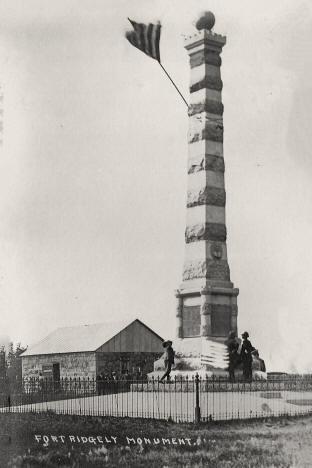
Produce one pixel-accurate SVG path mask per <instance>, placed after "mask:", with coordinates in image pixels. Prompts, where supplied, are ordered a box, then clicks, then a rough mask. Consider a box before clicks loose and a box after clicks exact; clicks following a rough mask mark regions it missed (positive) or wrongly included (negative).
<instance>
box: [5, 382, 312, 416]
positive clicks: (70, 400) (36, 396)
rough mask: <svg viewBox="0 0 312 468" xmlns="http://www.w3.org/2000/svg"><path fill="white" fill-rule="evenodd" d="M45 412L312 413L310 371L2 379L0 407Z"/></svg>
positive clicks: (122, 414) (227, 414)
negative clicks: (240, 377) (249, 376)
mask: <svg viewBox="0 0 312 468" xmlns="http://www.w3.org/2000/svg"><path fill="white" fill-rule="evenodd" d="M29 411H32V412H40V413H41V412H46V411H53V412H56V413H59V414H79V415H92V416H116V417H139V418H152V419H170V420H173V421H176V422H179V421H181V422H182V421H183V422H193V421H195V422H198V421H200V420H202V421H213V420H235V419H246V418H259V417H268V416H270V417H271V416H281V415H303V414H312V375H287V376H282V377H275V378H270V379H268V380H258V381H253V382H251V383H248V382H235V383H233V382H228V381H227V380H226V379H224V378H216V377H215V378H209V379H208V378H207V379H201V378H200V377H199V376H195V377H194V378H190V379H188V378H175V379H173V380H171V381H170V383H168V382H164V383H163V382H161V381H159V380H156V379H152V380H146V379H145V380H125V379H119V380H115V379H112V380H99V379H66V378H64V379H60V380H57V381H55V380H52V379H40V378H34V379H23V380H20V381H19V382H14V385H12V384H10V382H7V381H4V380H2V381H0V412H29Z"/></svg>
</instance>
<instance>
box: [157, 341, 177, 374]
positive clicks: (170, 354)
mask: <svg viewBox="0 0 312 468" xmlns="http://www.w3.org/2000/svg"><path fill="white" fill-rule="evenodd" d="M162 345H163V347H164V348H165V353H164V362H165V368H166V372H165V373H164V375H163V376H162V378H161V379H160V382H163V381H164V379H165V378H166V377H167V382H170V372H171V367H172V364H174V350H173V348H172V341H170V340H168V341H164V342H163V344H162Z"/></svg>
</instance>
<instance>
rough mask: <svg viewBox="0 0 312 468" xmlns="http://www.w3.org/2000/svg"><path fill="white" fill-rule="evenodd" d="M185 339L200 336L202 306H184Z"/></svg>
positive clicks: (183, 324)
mask: <svg viewBox="0 0 312 468" xmlns="http://www.w3.org/2000/svg"><path fill="white" fill-rule="evenodd" d="M182 327H183V338H189V337H191V336H199V335H200V305H183V309H182Z"/></svg>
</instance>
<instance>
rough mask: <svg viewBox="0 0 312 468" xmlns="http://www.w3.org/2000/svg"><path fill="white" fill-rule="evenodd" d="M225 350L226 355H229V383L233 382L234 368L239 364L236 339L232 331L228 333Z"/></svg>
mask: <svg viewBox="0 0 312 468" xmlns="http://www.w3.org/2000/svg"><path fill="white" fill-rule="evenodd" d="M225 344H226V346H227V349H228V355H229V367H228V371H229V380H230V382H235V373H234V371H235V367H236V366H237V365H238V363H239V354H238V352H237V351H238V347H239V342H238V339H237V337H236V333H235V332H234V331H230V333H229V337H228V339H227V340H226V342H225Z"/></svg>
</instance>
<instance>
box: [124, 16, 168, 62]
mask: <svg viewBox="0 0 312 468" xmlns="http://www.w3.org/2000/svg"><path fill="white" fill-rule="evenodd" d="M128 19H129V18H128ZM129 21H130V23H131V24H132V26H133V31H127V32H126V38H127V39H128V41H129V42H130V44H132V45H133V46H134V47H136V48H137V49H140V50H142V52H144V53H145V54H146V55H148V56H149V57H152V58H153V59H155V60H157V61H158V62H159V63H160V54H159V40H160V28H161V25H160V23H157V24H152V23H149V24H143V23H136V22H135V21H132V20H131V19H129Z"/></svg>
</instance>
